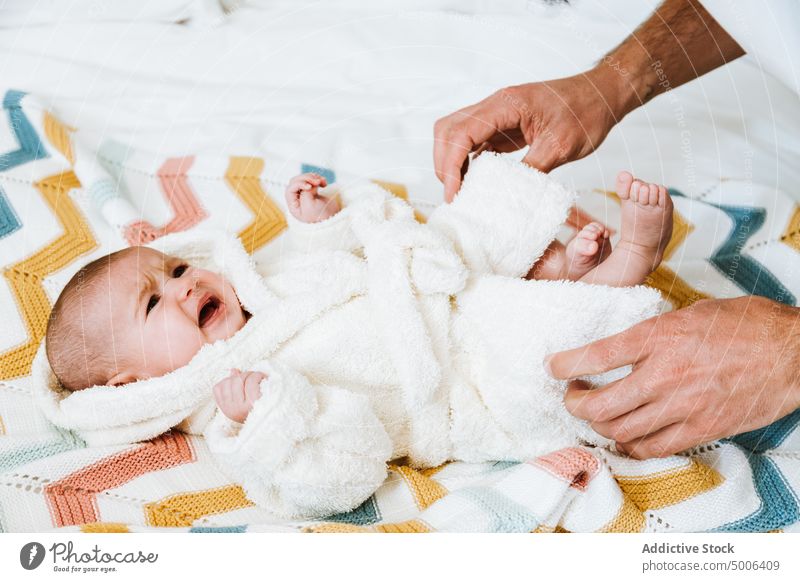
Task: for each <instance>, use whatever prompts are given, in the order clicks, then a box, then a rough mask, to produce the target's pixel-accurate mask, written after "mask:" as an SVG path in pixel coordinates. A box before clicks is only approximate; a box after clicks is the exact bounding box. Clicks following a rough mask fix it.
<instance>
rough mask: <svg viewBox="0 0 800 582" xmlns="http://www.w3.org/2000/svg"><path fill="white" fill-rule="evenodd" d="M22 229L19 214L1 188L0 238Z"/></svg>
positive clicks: (0, 187)
mask: <svg viewBox="0 0 800 582" xmlns="http://www.w3.org/2000/svg"><path fill="white" fill-rule="evenodd" d="M20 228H22V223H21V222H20V221H19V217H18V216H17V213H16V212H14V207H13V206H11V202H10V201H9V199H8V197H7V196H6V193H5V192H3V188H2V186H0V238H3V237H5V236H8V235H9V234H11V233H12V232H15V231H17V230H19V229H20Z"/></svg>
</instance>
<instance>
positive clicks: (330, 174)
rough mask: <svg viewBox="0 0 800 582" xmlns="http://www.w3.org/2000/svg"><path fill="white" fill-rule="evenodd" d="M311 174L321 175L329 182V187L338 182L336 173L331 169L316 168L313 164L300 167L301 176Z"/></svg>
mask: <svg viewBox="0 0 800 582" xmlns="http://www.w3.org/2000/svg"><path fill="white" fill-rule="evenodd" d="M309 172H313V173H314V174H319V175H320V176H322V177H323V178H325V179H326V180H327V181H328V184H329V185H330V184H333V183H334V182H335V181H336V172H334V171H333V170H331V169H330V168H323V167H322V166H315V165H313V164H302V165H301V166H300V173H301V174H307V173H309Z"/></svg>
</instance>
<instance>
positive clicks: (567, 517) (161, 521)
mask: <svg viewBox="0 0 800 582" xmlns="http://www.w3.org/2000/svg"><path fill="white" fill-rule="evenodd" d="M2 113H3V118H0V263H2V265H3V282H2V284H1V285H0V294H2V299H1V300H0V317H1V318H2V319H1V321H2V322H3V323H2V328H0V531H44V530H50V529H54V528H60V529H63V530H66V531H70V530H77V531H85V532H98V531H101V532H102V531H105V532H108V531H142V530H152V529H158V528H182V529H184V530H186V531H195V532H206V531H231V532H241V531H377V532H426V531H513V532H523V531H533V532H552V531H609V532H623V531H624V532H633V531H773V530H783V531H800V525H798V522H800V506H799V505H798V503H799V502H798V492H799V491H800V411H796V412H795V413H793V414H791V415H789V416H787V417H785V418H783V419H781V420H779V421H777V422H776V423H774V424H773V425H771V426H769V427H766V428H764V429H761V430H757V431H752V432H750V433H746V434H743V435H739V436H736V437H734V438H731V439H726V440H723V441H719V442H715V443H711V444H709V445H707V446H704V447H699V448H697V449H695V450H692V451H690V452H688V453H685V454H683V455H680V456H673V457H670V458H667V459H656V460H649V461H634V460H630V459H626V458H623V457H620V456H618V455H615V454H613V453H611V452H609V451H606V450H604V449H597V448H589V447H574V448H569V449H564V450H560V451H554V452H552V453H550V454H547V455H544V456H542V457H539V458H536V459H531V460H529V461H528V462H524V463H516V464H511V463H485V464H467V463H449V464H446V465H444V466H441V467H437V468H434V469H428V470H415V469H412V468H410V467H408V466H405V465H403V464H394V465H391V466H390V475H389V478H388V479H387V480H386V482H385V483H384V484H383V486H382V487H381V488H380V489H379V490H378V491H377V492H376V493H375V494H374V495H373V496H372V497H370V498H369V499H368V500H367V501H366V502H364V503H363V504H362V505H361V506H360V507H358V508H357V509H356V510H353V511H351V512H348V513H346V514H339V515H332V516H328V517H326V518H324V519H322V520H316V521H313V522H287V521H279V520H276V519H275V518H274V516H272V515H270V514H269V513H267V512H265V511H264V510H261V509H259V508H257V507H255V506H253V505H252V503H250V502H249V501H248V500H247V499H246V497H245V496H244V494H243V491H242V489H241V488H240V487H239V486H238V485H236V484H234V483H231V482H230V481H228V480H227V479H226V478H225V477H224V476H223V475H222V473H221V472H220V471H219V470H218V469H217V468H216V466H215V465H214V464H213V463H212V461H211V455H210V452H209V450H208V448H207V446H206V443H205V442H204V440H203V439H202V438H199V437H195V436H188V435H185V434H182V433H180V432H176V431H173V432H170V433H167V434H164V435H161V436H159V437H157V438H155V439H153V440H151V441H147V442H144V443H140V444H137V445H127V446H106V447H87V446H86V444H85V443H84V442H83V441H82V440H81V439H80V438H78V437H77V436H76V435H74V434H72V433H69V432H65V431H62V430H59V429H57V428H56V427H54V426H52V425H51V424H49V423H48V422H47V421H46V420H45V418H44V416H43V415H42V414H41V413H40V412H39V411H38V410H37V408H36V407H35V406H34V405H33V401H32V397H31V395H30V391H29V383H28V380H27V376H28V375H29V372H30V366H31V361H32V359H33V356H34V354H35V352H36V350H37V348H38V346H39V344H40V342H41V339H42V337H43V334H44V331H45V328H46V322H47V317H48V314H49V310H50V307H51V305H52V303H53V302H54V300H55V298H56V297H57V295H58V293H59V291H60V289H61V287H62V286H63V285H64V284H65V283H66V281H67V280H68V279H69V277H70V276H71V275H72V274H73V273H74V272H75V271H76V270H77V269H78V268H79V267H80V266H82V265H83V264H85V263H86V262H87V261H89V260H91V259H92V258H95V257H97V256H101V255H103V254H105V253H107V252H110V251H112V250H116V249H118V248H121V247H123V246H125V245H128V244H135V243H138V242H142V241H148V240H153V239H155V238H157V237H160V236H162V235H163V234H166V233H169V232H176V231H182V230H188V229H191V228H192V227H193V226H195V225H197V224H199V223H201V222H202V223H204V225H208V226H214V227H220V228H225V229H226V230H228V231H229V232H232V233H235V234H236V235H238V236H239V238H240V239H241V240H242V242H243V244H244V246H245V248H246V249H247V250H248V252H250V253H256V254H258V256H259V257H261V256H263V257H265V258H268V257H269V256H270V254H271V253H279V252H280V248H281V233H282V231H283V230H284V228H285V225H286V221H285V218H284V217H285V207H284V206H283V201H282V191H283V188H284V186H285V184H286V183H287V181H288V179H289V177H291V176H293V175H295V174H297V173H300V172H302V171H311V170H313V171H316V172H318V173H322V174H323V175H325V176H326V177H327V178H328V181H329V182H333V181H340V182H346V181H347V180H348V177H347V176H345V175H342V174H341V173H340V172H337V171H336V169H334V168H326V167H320V166H319V165H315V164H313V163H306V162H300V161H291V160H277V159H268V160H265V159H262V158H260V157H257V156H252V157H244V156H231V157H215V158H210V157H199V156H197V157H196V156H192V155H184V156H181V157H171V158H166V159H165V158H163V157H159V156H151V155H148V154H145V153H143V152H138V151H133V150H131V149H130V148H127V147H125V146H124V144H119V143H106V144H104V145H103V146H102V147H101V148H100V149H99V150H97V151H93V150H89V149H87V148H83V147H81V143H80V139H79V137H78V136H79V132H78V133H76V131H75V129H73V128H69V127H66V126H65V125H63V124H62V123H60V122H59V120H58V119H57V118H56V117H55V116H54V115H52V114H51V113H50V112H48V111H47V110H46V109H45V108H43V107H42V106H41V105H39V104H38V103H37V102H36V101H35V99H33V98H32V97H31V96H26V95H25V94H24V93H21V92H19V91H13V90H9V91H6V92H5V93H4V95H3V112H2ZM376 181H377V180H376ZM380 183H381V185H383V186H384V187H385V188H387V189H389V190H390V191H391V192H393V193H394V194H396V195H398V196H400V197H403V198H407V199H409V200H410V201H411V202H412V203H415V205H416V206H417V208H418V216H417V217H418V219H419V220H425V216H426V214H427V213H428V212H429V211H430V206H429V205H426V204H421V203H419V202H418V198H420V197H421V196H419V195H418V193H416V192H415V191H414V190H413V189H411V188H409V187H407V186H406V185H403V184H390V183H386V182H380ZM671 193H672V195H673V197H674V199H675V207H676V213H675V229H674V234H673V238H672V241H671V243H670V245H669V246H668V248H667V251H666V257H665V261H664V263H663V264H662V265H661V266H660V267H659V269H658V270H657V271H656V272H655V273H654V274H653V275H652V277H651V279H650V282H649V284H650V285H651V286H652V287H654V288H656V289H658V290H659V291H660V292H661V293H662V295H663V296H664V298H665V299H666V300H667V301H668V302H669V303H670V304H671V305H672V306H673V307H675V308H679V307H686V306H688V305H691V303H693V302H694V301H697V300H698V299H702V298H706V297H733V296H737V295H742V294H746V293H754V294H758V295H764V296H767V297H770V298H773V299H776V300H778V301H783V302H785V303H788V304H792V305H794V304H796V297H797V295H798V293H800V277H798V276H797V272H798V269H800V207H798V206H797V205H796V204H794V203H793V202H792V201H791V200H790V199H789V198H788V197H787V196H785V195H784V194H783V193H781V192H775V191H774V189H768V188H763V187H759V186H758V185H754V184H752V183H748V184H744V183H739V182H735V181H721V180H717V181H714V182H709V183H702V184H698V185H697V190H696V191H692V192H679V191H676V190H674V189H673V190H671ZM590 220H599V221H601V222H603V223H605V224H606V225H607V226H608V227H609V228H610V229H611V230H612V231H613V232H615V233H616V232H617V230H618V223H619V216H618V207H617V202H616V200H615V198H614V195H613V194H611V193H608V192H601V191H598V192H586V193H584V194H583V196H582V198H581V200H580V203H579V206H578V207H576V208H574V209H573V211H572V212H571V214H570V217H569V219H568V221H567V224H566V226H565V228H564V231H563V233H562V234H563V236H564V237H568V236H570V234H571V233H573V232H574V231H575V230H576V229H579V228H580V227H581V226H582V225H583V224H585V223H586V222H587V221H590ZM700 225H702V228H700Z"/></svg>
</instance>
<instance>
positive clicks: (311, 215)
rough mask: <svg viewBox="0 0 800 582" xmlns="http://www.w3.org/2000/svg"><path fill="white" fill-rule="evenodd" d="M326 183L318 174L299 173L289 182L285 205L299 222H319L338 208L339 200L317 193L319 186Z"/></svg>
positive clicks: (339, 208)
mask: <svg viewBox="0 0 800 582" xmlns="http://www.w3.org/2000/svg"><path fill="white" fill-rule="evenodd" d="M327 185H328V182H327V180H325V178H324V177H323V176H320V175H319V174H313V173H308V174H300V175H299V176H295V177H294V178H292V180H291V181H290V182H289V186H288V187H287V188H286V205H287V206H288V207H289V212H291V213H292V216H294V217H295V218H296V219H297V220H299V221H300V222H320V221H323V220H325V219H327V218H330V217H331V216H333V215H334V214H336V213H337V212H339V210H341V207H340V206H339V201H338V200H336V199H335V198H328V197H327V196H323V195H322V194H320V193H319V188H324V187H325V186H327Z"/></svg>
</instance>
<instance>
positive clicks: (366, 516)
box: [320, 495, 381, 525]
mask: <svg viewBox="0 0 800 582" xmlns="http://www.w3.org/2000/svg"><path fill="white" fill-rule="evenodd" d="M380 520H381V511H380V509H378V502H377V501H376V500H375V496H374V495H370V497H369V499H367V500H366V501H365V502H364V503H362V504H361V505H359V506H358V507H356V508H355V509H353V510H352V511H347V512H345V513H337V514H335V515H331V516H328V517H326V518H324V519H322V520H320V521H335V522H336V523H349V524H352V525H372V524H373V523H378V522H379V521H380Z"/></svg>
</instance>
